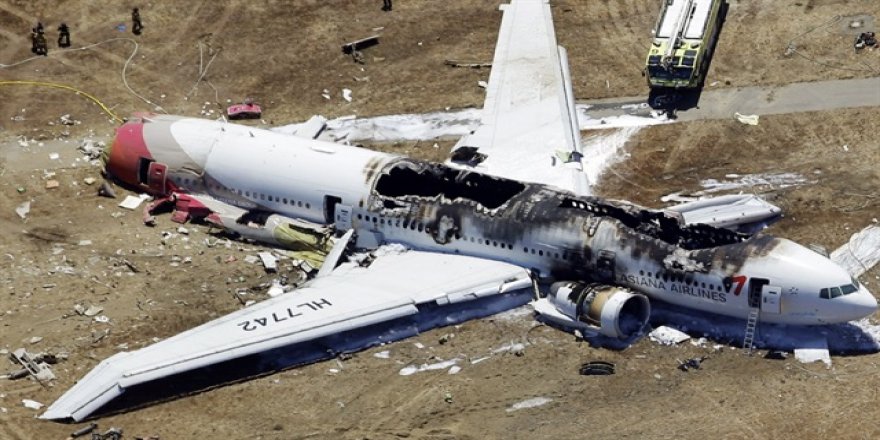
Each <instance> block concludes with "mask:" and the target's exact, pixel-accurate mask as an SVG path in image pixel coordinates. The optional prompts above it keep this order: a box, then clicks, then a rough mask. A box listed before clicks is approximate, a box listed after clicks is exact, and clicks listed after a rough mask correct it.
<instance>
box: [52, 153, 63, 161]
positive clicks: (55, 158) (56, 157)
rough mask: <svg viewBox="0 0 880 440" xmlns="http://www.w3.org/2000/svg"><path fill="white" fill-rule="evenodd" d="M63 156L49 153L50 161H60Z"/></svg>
mask: <svg viewBox="0 0 880 440" xmlns="http://www.w3.org/2000/svg"><path fill="white" fill-rule="evenodd" d="M59 158H61V156H60V155H59V154H58V153H49V159H51V160H58V159H59Z"/></svg>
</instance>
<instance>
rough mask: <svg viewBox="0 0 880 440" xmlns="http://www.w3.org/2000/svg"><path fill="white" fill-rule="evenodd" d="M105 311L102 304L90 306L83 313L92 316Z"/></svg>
mask: <svg viewBox="0 0 880 440" xmlns="http://www.w3.org/2000/svg"><path fill="white" fill-rule="evenodd" d="M103 311H104V308H103V307H101V306H90V307H89V308H88V309H86V310H85V311H84V312H83V313H82V314H83V315H86V316H88V317H92V316H97V315H98V314H100V313H101V312H103Z"/></svg>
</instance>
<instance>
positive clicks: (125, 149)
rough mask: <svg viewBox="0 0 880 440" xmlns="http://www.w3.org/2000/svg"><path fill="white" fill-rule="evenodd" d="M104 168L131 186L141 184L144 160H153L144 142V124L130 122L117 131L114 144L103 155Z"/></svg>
mask: <svg viewBox="0 0 880 440" xmlns="http://www.w3.org/2000/svg"><path fill="white" fill-rule="evenodd" d="M103 156H104V158H103V160H104V168H105V169H106V170H107V172H108V173H109V174H111V175H113V176H114V177H116V178H117V179H119V180H121V181H122V182H124V183H127V184H129V185H135V186H137V185H138V184H139V183H141V182H140V180H139V179H138V172H139V170H140V165H141V162H142V159H152V155H150V150H149V149H148V148H147V144H146V142H145V141H144V124H143V122H141V121H130V122H126V123H125V124H122V126H120V127H119V128H117V129H116V137H115V138H114V139H113V143H112V144H111V145H110V146H109V147H107V149H106V150H105V151H104V154H103Z"/></svg>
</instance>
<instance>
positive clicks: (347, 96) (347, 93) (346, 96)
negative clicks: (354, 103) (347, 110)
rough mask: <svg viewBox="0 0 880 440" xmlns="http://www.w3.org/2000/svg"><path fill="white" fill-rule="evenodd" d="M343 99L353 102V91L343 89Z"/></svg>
mask: <svg viewBox="0 0 880 440" xmlns="http://www.w3.org/2000/svg"><path fill="white" fill-rule="evenodd" d="M342 99H344V100H346V101H348V102H351V89H342Z"/></svg>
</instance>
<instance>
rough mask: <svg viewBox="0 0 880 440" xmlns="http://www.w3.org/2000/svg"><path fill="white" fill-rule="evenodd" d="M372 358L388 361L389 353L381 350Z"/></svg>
mask: <svg viewBox="0 0 880 440" xmlns="http://www.w3.org/2000/svg"><path fill="white" fill-rule="evenodd" d="M373 357H377V358H379V359H388V358H390V357H391V352H390V351H388V350H383V351H380V352H378V353H373Z"/></svg>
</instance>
